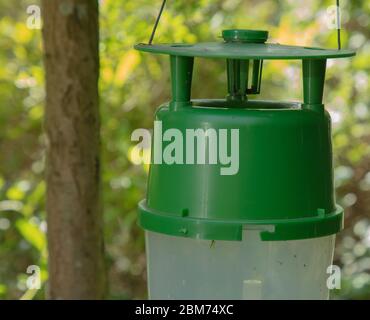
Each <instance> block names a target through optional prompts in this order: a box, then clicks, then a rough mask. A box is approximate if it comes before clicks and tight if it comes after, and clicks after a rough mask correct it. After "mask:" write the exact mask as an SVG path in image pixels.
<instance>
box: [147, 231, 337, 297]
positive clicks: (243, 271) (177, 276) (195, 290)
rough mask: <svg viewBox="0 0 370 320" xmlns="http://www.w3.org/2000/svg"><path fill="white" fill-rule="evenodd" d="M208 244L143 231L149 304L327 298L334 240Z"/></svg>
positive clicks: (252, 236) (246, 235) (250, 239)
mask: <svg viewBox="0 0 370 320" xmlns="http://www.w3.org/2000/svg"><path fill="white" fill-rule="evenodd" d="M259 233H260V231H259V230H244V231H243V241H209V240H199V239H189V238H182V237H173V236H167V235H163V234H159V233H154V232H149V231H147V232H146V250H147V259H148V282H149V298H150V299H256V300H258V299H328V297H329V290H328V288H327V285H326V281H327V278H328V277H329V274H327V268H328V267H329V266H330V265H331V264H332V260H333V251H334V242H335V235H331V236H327V237H322V238H313V239H305V240H291V241H261V240H260V237H259Z"/></svg>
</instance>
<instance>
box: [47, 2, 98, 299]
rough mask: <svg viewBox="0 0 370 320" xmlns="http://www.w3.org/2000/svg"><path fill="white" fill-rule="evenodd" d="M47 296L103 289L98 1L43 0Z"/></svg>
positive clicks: (80, 295)
mask: <svg viewBox="0 0 370 320" xmlns="http://www.w3.org/2000/svg"><path fill="white" fill-rule="evenodd" d="M42 5H43V8H42V15H43V23H44V26H43V40H44V50H45V57H44V63H45V69H46V111H45V117H46V118H45V129H46V136H47V171H46V182H47V201H46V210H47V221H48V246H49V288H48V295H49V296H48V297H49V298H51V299H99V298H103V297H104V293H105V268H104V253H103V234H102V210H101V203H100V169H99V161H100V159H99V148H100V135H99V129H100V123H99V106H98V77H99V53H98V45H99V32H98V28H99V27H98V0H43V1H42Z"/></svg>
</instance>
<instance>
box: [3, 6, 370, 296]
mask: <svg viewBox="0 0 370 320" xmlns="http://www.w3.org/2000/svg"><path fill="white" fill-rule="evenodd" d="M100 2H101V5H100V11H101V18H100V29H101V35H100V36H101V43H100V55H101V69H100V72H101V80H100V101H101V116H102V129H101V133H102V139H103V144H102V157H103V166H102V170H103V192H104V197H103V199H104V219H105V240H106V251H107V252H106V255H107V262H108V267H109V280H110V298H117V299H122V298H124V299H125V298H129V299H130V298H143V297H146V287H145V286H146V284H145V254H144V236H143V232H142V231H141V230H140V229H139V228H138V227H137V225H136V205H137V202H138V201H139V200H140V199H142V198H143V197H144V196H145V184H146V170H147V168H146V167H141V166H135V165H133V164H132V162H131V160H130V152H131V148H132V146H133V144H132V142H131V140H130V136H131V132H132V131H133V130H134V129H136V128H151V126H152V118H153V113H154V110H155V108H156V107H157V106H158V105H159V104H161V103H162V102H164V101H166V100H168V99H169V64H168V61H167V59H166V58H165V57H161V56H151V55H144V54H143V55H142V54H140V53H138V52H136V51H134V50H133V45H134V44H135V43H138V42H147V41H148V38H149V35H150V32H151V28H152V25H153V22H154V19H155V16H156V14H157V13H158V9H159V6H160V2H161V1H159V0H158V1H149V0H135V1H134V0H126V1H115V0H102V1H100ZM30 4H39V1H35V0H33V1H30V0H22V1H5V0H0V12H1V19H0V105H1V108H0V127H1V130H0V148H1V151H2V152H0V169H1V170H0V261H1V264H0V298H20V297H23V298H36V299H41V298H44V289H45V281H46V279H47V266H46V260H47V249H46V239H45V231H46V221H45V210H44V195H45V185H44V183H43V180H42V179H43V172H44V148H45V142H44V136H43V131H42V119H43V103H44V89H43V86H44V75H43V69H42V44H41V32H40V30H31V29H28V28H27V26H26V20H27V13H26V8H27V6H28V5H30ZM332 4H334V1H331V0H330V1H319V0H311V1H303V0H299V1H292V0H285V1H272V0H264V1H257V0H249V1H246V0H212V1H211V0H188V1H169V2H168V6H167V9H166V11H165V12H164V14H163V18H162V20H161V22H160V25H159V27H158V30H157V35H156V37H155V39H154V42H197V41H213V40H215V39H217V37H218V36H219V35H220V34H221V31H222V29H224V28H232V27H238V28H250V29H259V28H261V29H267V30H270V40H269V41H271V42H280V43H289V44H296V45H307V46H314V45H317V46H324V47H336V32H335V31H334V30H329V29H328V28H327V26H326V25H325V21H324V17H325V13H326V8H327V7H328V6H329V5H332ZM341 4H342V10H343V15H342V18H343V23H344V24H343V27H344V30H343V33H342V35H343V46H344V47H350V48H354V49H356V50H358V55H357V56H356V57H355V58H353V59H352V60H338V61H335V62H334V61H333V62H330V63H329V65H328V67H329V68H328V71H327V81H326V91H325V103H326V106H327V108H328V110H329V111H330V112H331V115H332V119H333V131H334V140H333V142H334V152H335V166H336V169H335V174H336V178H337V200H338V202H339V203H340V204H341V205H343V206H344V207H345V208H346V214H347V219H346V226H347V229H346V230H345V232H343V234H342V235H340V236H339V241H338V246H337V254H336V263H338V264H340V265H341V266H343V278H344V280H343V285H342V290H338V291H337V292H334V295H335V297H338V298H346V299H347V298H364V299H366V298H369V296H370V279H369V277H368V276H366V275H368V273H369V270H370V262H369V259H370V244H369V240H368V239H369V237H370V236H369V232H370V227H369V222H368V220H366V219H368V218H366V217H369V216H370V211H369V207H370V205H369V201H370V197H369V191H370V171H369V159H370V149H369V141H370V132H369V131H370V130H369V120H370V115H369V95H368V92H369V89H370V81H369V68H370V66H369V63H368V61H369V59H370V43H369V42H368V40H367V39H368V38H369V34H370V29H369V16H370V6H369V2H368V1H365V0H362V1H360V0H357V1H349V0H347V1H344V0H343V1H341ZM301 87H302V86H301V79H300V64H299V63H296V62H294V63H291V62H281V61H275V62H268V63H266V64H265V66H264V74H263V82H262V94H261V98H265V99H284V100H289V99H293V100H300V99H301V96H302V93H301V91H302V89H301ZM225 94H226V76H225V68H224V63H223V62H222V61H210V60H207V61H205V60H199V61H196V62H195V74H194V85H193V97H194V98H201V97H211V98H212V97H214V98H215V97H223V96H225ZM361 223H362V224H364V225H365V226H366V227H361V228H362V229H361V230H362V232H360V233H359V232H358V228H359V227H358V224H361ZM356 226H357V227H356ZM356 230H357V231H356ZM348 239H352V240H348ZM359 248H360V249H359ZM366 259H367V260H366ZM32 264H35V265H39V266H40V267H41V270H42V279H43V282H44V283H43V286H42V290H40V291H39V292H37V293H36V295H35V296H34V294H35V292H29V291H26V286H25V279H26V276H27V275H26V269H27V267H28V266H29V265H32ZM359 279H360V280H359Z"/></svg>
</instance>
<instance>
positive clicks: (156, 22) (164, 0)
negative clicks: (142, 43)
mask: <svg viewBox="0 0 370 320" xmlns="http://www.w3.org/2000/svg"><path fill="white" fill-rule="evenodd" d="M166 1H167V0H163V2H162V5H161V8H160V9H159V13H158V16H157V19H156V20H155V23H154V27H153V31H152V34H151V35H150V38H149V44H152V42H153V39H154V36H155V32H156V31H157V27H158V23H159V20H160V19H161V16H162V12H163V10H164V7H165V5H166Z"/></svg>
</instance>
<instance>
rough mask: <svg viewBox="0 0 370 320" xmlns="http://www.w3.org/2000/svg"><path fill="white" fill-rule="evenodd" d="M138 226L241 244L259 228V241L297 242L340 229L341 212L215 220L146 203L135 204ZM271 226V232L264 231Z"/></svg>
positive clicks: (164, 232) (184, 235)
mask: <svg viewBox="0 0 370 320" xmlns="http://www.w3.org/2000/svg"><path fill="white" fill-rule="evenodd" d="M138 219H139V221H138V222H139V225H140V226H141V227H142V228H144V229H146V230H149V231H154V232H158V233H163V234H167V235H172V236H178V237H187V238H194V239H204V240H231V241H241V240H242V230H243V229H248V227H254V229H255V228H256V226H257V227H258V226H260V227H261V233H260V236H261V240H262V241H282V240H300V239H309V238H318V237H324V236H328V235H331V234H334V233H337V232H339V231H340V230H342V229H343V209H342V208H341V207H340V206H337V207H336V210H335V211H334V212H332V213H328V214H325V213H323V212H322V211H321V210H320V209H319V210H318V212H317V216H315V217H309V218H300V219H280V220H234V221H233V220H215V219H200V218H190V217H182V216H174V215H170V214H166V213H163V212H158V211H156V210H152V209H150V208H148V207H147V205H146V200H145V199H144V200H142V201H141V202H140V203H139V217H138ZM266 226H270V227H271V226H272V229H273V230H271V231H270V230H266Z"/></svg>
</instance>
